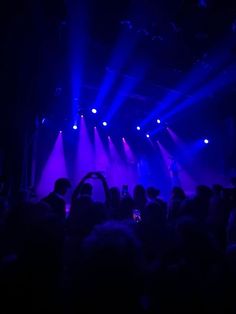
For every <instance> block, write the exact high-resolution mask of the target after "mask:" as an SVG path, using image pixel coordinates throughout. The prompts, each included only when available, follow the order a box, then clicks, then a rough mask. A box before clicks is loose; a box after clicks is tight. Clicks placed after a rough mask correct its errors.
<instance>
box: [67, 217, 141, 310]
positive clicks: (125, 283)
mask: <svg viewBox="0 0 236 314" xmlns="http://www.w3.org/2000/svg"><path fill="white" fill-rule="evenodd" d="M140 270H141V268H140V247H139V243H138V242H137V239H136V238H135V236H134V234H133V233H132V232H131V230H130V229H129V228H128V227H127V226H125V225H123V224H119V223H114V222H108V223H106V224H103V225H100V226H97V227H96V228H95V229H94V230H93V231H92V233H91V234H90V235H89V236H88V237H87V238H86V239H85V241H84V242H83V246H82V251H81V258H80V263H79V264H77V267H76V269H75V270H73V273H72V274H71V275H72V277H73V280H74V286H73V289H72V291H73V293H72V294H71V296H72V299H73V302H72V303H73V310H74V312H73V313H121V312H123V311H125V312H127V313H131V314H132V313H139V312H138V310H139V307H140V302H139V298H140V289H141V287H142V281H141V278H142V277H141V271H140Z"/></svg>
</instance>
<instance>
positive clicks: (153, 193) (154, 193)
mask: <svg viewBox="0 0 236 314" xmlns="http://www.w3.org/2000/svg"><path fill="white" fill-rule="evenodd" d="M159 195H160V190H158V189H156V188H154V187H152V186H151V187H149V188H147V196H148V198H149V199H156V198H157V197H158V196H159Z"/></svg>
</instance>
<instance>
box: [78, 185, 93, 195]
mask: <svg viewBox="0 0 236 314" xmlns="http://www.w3.org/2000/svg"><path fill="white" fill-rule="evenodd" d="M92 193H93V186H92V184H90V183H84V184H83V185H82V187H81V190H80V195H87V196H92Z"/></svg>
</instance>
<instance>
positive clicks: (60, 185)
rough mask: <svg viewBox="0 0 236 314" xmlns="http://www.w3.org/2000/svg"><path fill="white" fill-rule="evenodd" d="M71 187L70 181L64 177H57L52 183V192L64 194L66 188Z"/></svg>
mask: <svg viewBox="0 0 236 314" xmlns="http://www.w3.org/2000/svg"><path fill="white" fill-rule="evenodd" d="M70 187H71V184H70V181H69V180H68V179H66V178H60V179H57V180H56V182H55V185H54V192H56V193H58V194H61V195H65V194H66V192H67V190H68V189H69V188H70Z"/></svg>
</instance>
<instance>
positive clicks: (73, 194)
mask: <svg viewBox="0 0 236 314" xmlns="http://www.w3.org/2000/svg"><path fill="white" fill-rule="evenodd" d="M91 175H92V172H89V173H88V174H86V176H84V177H83V178H82V179H81V180H80V182H79V183H78V185H77V186H76V188H75V190H74V192H73V193H72V196H71V202H73V201H75V200H76V199H77V197H78V195H79V194H80V191H81V188H82V186H83V184H84V182H85V181H86V180H87V179H89V178H90V177H91Z"/></svg>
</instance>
